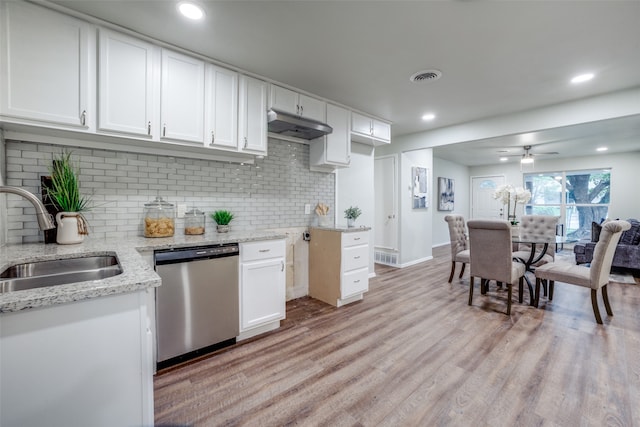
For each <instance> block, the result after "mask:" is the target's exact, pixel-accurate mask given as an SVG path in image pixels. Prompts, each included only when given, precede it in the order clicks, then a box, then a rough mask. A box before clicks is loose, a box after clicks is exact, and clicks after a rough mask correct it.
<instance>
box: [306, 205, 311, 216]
mask: <svg viewBox="0 0 640 427" xmlns="http://www.w3.org/2000/svg"><path fill="white" fill-rule="evenodd" d="M310 213H311V205H310V204H309V203H307V204H306V205H304V214H305V215H309V214H310Z"/></svg>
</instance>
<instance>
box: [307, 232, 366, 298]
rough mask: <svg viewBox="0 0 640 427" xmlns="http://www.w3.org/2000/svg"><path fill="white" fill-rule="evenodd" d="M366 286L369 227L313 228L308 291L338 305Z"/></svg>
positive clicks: (359, 296) (362, 292)
mask: <svg viewBox="0 0 640 427" xmlns="http://www.w3.org/2000/svg"><path fill="white" fill-rule="evenodd" d="M368 290H369V231H368V230H367V231H341V230H333V229H322V228H312V229H311V242H310V245H309V295H310V296H311V297H312V298H316V299H319V300H320V301H324V302H326V303H327V304H331V305H334V306H336V307H340V306H342V305H345V304H349V303H351V302H354V301H358V300H361V299H362V297H363V294H364V293H365V292H367V291H368Z"/></svg>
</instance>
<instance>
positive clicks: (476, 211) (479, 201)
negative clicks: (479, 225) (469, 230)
mask: <svg viewBox="0 0 640 427" xmlns="http://www.w3.org/2000/svg"><path fill="white" fill-rule="evenodd" d="M504 183H505V177H504V175H492V176H474V177H471V218H475V219H480V218H482V219H504V218H503V215H504V212H503V206H502V204H501V203H500V202H499V201H498V200H496V199H494V198H493V193H494V192H495V191H496V189H497V188H498V187H499V186H501V185H504Z"/></svg>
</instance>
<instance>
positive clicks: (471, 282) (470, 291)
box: [469, 276, 473, 305]
mask: <svg viewBox="0 0 640 427" xmlns="http://www.w3.org/2000/svg"><path fill="white" fill-rule="evenodd" d="M472 301H473V276H471V277H470V280H469V305H471V302H472Z"/></svg>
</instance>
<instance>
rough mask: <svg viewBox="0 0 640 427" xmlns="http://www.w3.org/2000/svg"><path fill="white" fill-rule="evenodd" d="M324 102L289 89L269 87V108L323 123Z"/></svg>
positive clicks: (324, 114) (324, 113) (324, 117)
mask: <svg viewBox="0 0 640 427" xmlns="http://www.w3.org/2000/svg"><path fill="white" fill-rule="evenodd" d="M326 105H327V104H326V102H324V101H321V100H319V99H317V98H312V97H310V96H307V95H303V94H300V93H298V92H295V91H293V90H290V89H286V88H283V87H280V86H277V85H271V100H270V108H274V109H276V110H279V111H284V112H287V113H290V114H295V115H297V116H302V117H307V118H310V119H314V120H317V121H319V122H324V121H325V119H326V112H325V108H326Z"/></svg>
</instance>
